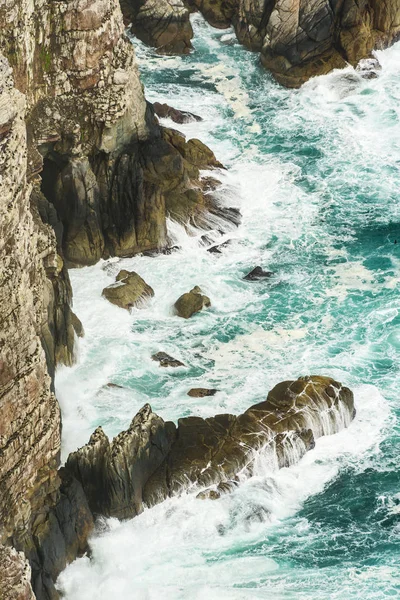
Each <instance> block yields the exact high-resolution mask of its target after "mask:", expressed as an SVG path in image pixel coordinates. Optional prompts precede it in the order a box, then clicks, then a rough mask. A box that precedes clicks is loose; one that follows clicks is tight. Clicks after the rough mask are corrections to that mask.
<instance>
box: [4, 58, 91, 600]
mask: <svg viewBox="0 0 400 600" xmlns="http://www.w3.org/2000/svg"><path fill="white" fill-rule="evenodd" d="M24 118H25V97H24V95H23V94H21V93H20V92H19V91H17V90H16V89H15V87H14V84H13V79H12V77H11V70H10V68H9V65H8V63H7V61H6V60H5V59H4V58H3V57H1V56H0V131H1V135H0V322H1V326H0V543H7V544H13V545H14V546H15V547H16V548H17V549H18V550H23V551H24V552H25V554H26V556H27V558H28V559H29V561H30V564H31V567H32V584H33V588H34V591H35V593H36V595H37V598H38V600H42V599H46V600H47V599H48V598H52V599H53V598H56V595H55V590H54V584H53V581H54V579H55V577H56V576H57V575H58V573H59V572H60V570H61V569H62V568H64V567H65V565H66V563H67V560H72V559H73V558H74V557H75V556H76V555H77V552H78V550H79V551H83V550H84V548H85V547H86V541H87V535H88V533H89V530H90V529H91V526H92V524H93V521H92V517H91V514H90V512H88V509H87V503H86V500H85V497H84V496H83V492H82V488H81V486H80V484H79V483H78V482H76V481H72V480H71V478H70V477H69V478H68V481H69V483H68V486H67V485H66V483H65V482H64V481H63V480H62V477H61V478H60V474H59V473H58V472H57V467H58V460H59V452H60V433H61V431H60V430H61V421H60V410H59V406H58V403H57V401H56V398H55V396H54V394H53V391H52V381H51V378H50V376H49V373H50V374H52V373H53V371H54V367H55V364H56V363H57V362H65V363H67V364H70V363H71V362H72V359H73V338H74V335H75V334H74V328H78V326H79V320H78V319H77V318H75V317H74V316H73V313H72V312H71V310H70V306H69V303H70V301H71V289H70V284H69V279H68V273H67V271H66V270H65V267H64V264H63V260H62V257H61V255H60V252H61V250H60V245H59V243H58V241H57V235H58V234H60V232H61V230H60V223H59V221H58V219H57V217H56V215H55V211H54V208H51V207H50V206H49V205H48V202H47V201H46V200H45V199H43V198H42V196H41V193H40V191H39V190H38V181H37V180H36V178H35V177H34V178H33V180H32V181H31V182H28V181H27V170H28V169H27V143H26V127H25V122H24ZM53 226H54V229H53ZM73 489H74V490H75V491H74V494H73V495H74V499H73V500H72V499H66V495H67V496H68V494H69V496H71V493H72V492H71V490H73ZM76 498H78V499H79V501H77V502H75V499H76ZM85 506H86V512H85ZM67 508H68V510H67ZM66 510H67V512H68V515H67V516H65V518H64V517H63V515H65V512H66ZM74 514H75V515H78V514H79V518H78V516H76V518H74ZM83 515H84V518H83ZM63 518H64V525H61V522H62V519H63ZM77 519H78V520H79V526H76V522H77ZM84 521H85V522H86V523H87V524H88V525H87V526H86V527H85V526H84ZM81 536H82V538H83V539H82V538H81ZM10 556H11V558H10ZM15 556H16V555H15V554H13V553H12V551H11V555H10V553H9V554H8V555H6V554H4V552H0V590H1V589H2V588H1V586H2V585H3V586H6V587H4V589H7V585H8V581H9V577H10V576H13V575H12V571H10V569H9V566H10V565H11V566H12V565H14V566H15V568H16V569H17V570H16V571H15V578H16V579H15V586H14V589H13V591H12V592H11V591H10V595H9V596H8V595H6V596H4V597H5V598H14V596H13V595H11V594H15V598H21V599H22V598H24V599H25V598H31V597H33V596H32V594H31V589H30V586H27V585H25V581H23V577H25V575H24V576H23V573H25V574H26V577H27V576H28V572H27V571H25V570H24V571H23V572H22V571H21V572H20V573H21V578H22V579H21V581H20V582H19V580H18V577H19V575H18V573H19V571H18V568H17V567H18V561H17V559H16V558H15ZM18 560H19V559H18ZM10 561H11V562H10ZM22 564H24V563H22ZM21 568H22V567H21ZM3 577H4V579H3ZM17 594H19V595H17ZM0 595H1V592H0ZM1 597H3V596H1Z"/></svg>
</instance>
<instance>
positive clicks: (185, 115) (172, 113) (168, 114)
mask: <svg viewBox="0 0 400 600" xmlns="http://www.w3.org/2000/svg"><path fill="white" fill-rule="evenodd" d="M153 108H154V112H155V113H156V115H157V117H160V118H162V119H166V118H169V119H171V120H172V121H173V122H174V123H178V124H182V123H191V122H193V121H202V120H203V119H202V118H201V117H199V116H198V115H195V114H193V113H191V112H186V111H182V110H178V109H176V108H173V107H172V106H169V105H168V104H160V102H154V103H153Z"/></svg>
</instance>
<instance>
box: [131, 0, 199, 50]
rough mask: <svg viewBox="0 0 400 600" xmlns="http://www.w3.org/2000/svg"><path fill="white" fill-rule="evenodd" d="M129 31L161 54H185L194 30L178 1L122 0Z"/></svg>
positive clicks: (187, 13) (186, 10) (184, 9)
mask: <svg viewBox="0 0 400 600" xmlns="http://www.w3.org/2000/svg"><path fill="white" fill-rule="evenodd" d="M120 4H121V9H122V13H123V15H124V17H125V21H126V23H127V24H129V23H130V24H131V31H132V32H133V33H134V34H135V35H136V36H137V37H138V38H139V39H140V40H142V41H143V42H144V43H145V44H148V45H149V46H153V47H154V48H156V49H157V51H158V52H159V53H161V54H188V53H189V52H190V50H191V49H192V43H191V39H192V37H193V30H192V26H191V24H190V20H189V11H188V9H187V7H186V6H185V5H184V3H183V2H182V1H181V0H157V1H154V0H140V1H139V2H138V1H137V0H121V2H120Z"/></svg>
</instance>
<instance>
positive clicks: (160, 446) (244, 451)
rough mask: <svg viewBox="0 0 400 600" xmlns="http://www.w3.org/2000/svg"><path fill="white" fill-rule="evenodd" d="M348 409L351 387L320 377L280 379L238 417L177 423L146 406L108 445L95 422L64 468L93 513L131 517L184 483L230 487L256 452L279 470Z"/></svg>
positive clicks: (218, 489)
mask: <svg viewBox="0 0 400 600" xmlns="http://www.w3.org/2000/svg"><path fill="white" fill-rule="evenodd" d="M354 415H355V410H354V400H353V394H352V392H351V391H350V390H349V389H348V388H346V387H343V386H341V385H340V384H339V383H338V382H336V381H334V380H333V379H330V378H328V377H318V376H312V377H302V378H299V379H298V380H297V381H285V382H283V383H280V384H278V385H277V386H275V388H274V389H273V390H271V392H270V393H269V394H268V397H267V400H266V401H265V402H261V403H260V404H256V405H254V406H252V407H251V408H249V409H248V410H247V411H246V412H244V413H243V414H241V415H239V416H234V415H229V414H225V415H216V416H215V417H211V418H208V419H202V418H200V417H187V418H184V419H180V420H179V422H178V427H177V428H176V426H175V425H174V424H173V423H169V422H167V423H164V421H163V420H162V419H161V418H160V417H158V416H157V415H155V414H154V413H153V412H152V411H151V408H150V406H149V405H146V406H144V407H143V409H142V410H141V411H139V413H138V414H137V415H136V417H135V418H134V419H133V421H132V424H131V426H130V428H129V429H128V430H127V431H125V432H122V433H121V434H119V435H118V436H117V437H116V438H115V439H114V440H113V442H111V443H110V441H109V440H108V438H107V437H106V436H105V434H104V432H103V431H102V429H101V428H98V429H97V430H96V431H95V432H94V434H93V435H92V437H91V439H90V442H89V443H88V444H87V445H86V446H84V447H83V448H80V449H79V450H77V451H76V452H73V453H72V454H71V455H70V456H69V458H68V461H67V466H66V469H67V470H68V471H69V472H70V473H71V474H72V475H73V476H74V477H75V478H76V479H77V480H78V481H80V482H81V483H82V486H83V488H84V490H85V492H86V495H87V497H88V500H89V504H90V507H91V509H92V511H94V512H95V513H100V514H106V515H109V516H117V517H128V516H134V515H136V514H138V513H139V512H140V511H141V510H142V508H143V505H144V504H146V505H147V506H152V505H154V504H156V503H158V502H161V501H162V500H164V499H165V498H167V497H169V496H173V495H176V494H179V493H181V492H183V491H185V490H188V489H190V490H192V491H198V492H199V494H200V498H201V497H203V498H204V497H211V498H217V497H218V496H219V495H220V494H221V493H226V492H229V491H231V490H232V489H234V487H236V485H237V478H238V476H240V475H247V476H248V475H251V473H252V470H253V465H254V461H255V459H256V456H257V455H258V454H259V453H260V452H264V453H268V456H269V457H270V458H271V459H272V460H273V461H274V462H275V464H276V466H277V467H278V468H280V467H284V466H288V465H290V464H293V463H294V462H296V461H297V460H299V459H300V458H301V456H303V454H304V453H305V452H307V450H309V449H311V448H313V447H314V444H315V439H317V438H318V437H320V436H323V435H329V434H332V433H336V432H337V431H340V430H341V429H342V428H343V427H347V426H348V425H349V424H350V422H351V420H352V419H353V418H354ZM210 486H214V487H213V491H210V490H209V487H210Z"/></svg>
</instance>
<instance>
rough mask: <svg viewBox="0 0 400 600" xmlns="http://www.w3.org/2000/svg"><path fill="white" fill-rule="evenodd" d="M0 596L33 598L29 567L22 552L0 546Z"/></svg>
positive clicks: (7, 599)
mask: <svg viewBox="0 0 400 600" xmlns="http://www.w3.org/2000/svg"><path fill="white" fill-rule="evenodd" d="M0 598H1V599H2V600H35V596H34V594H33V590H32V587H31V569H30V566H29V563H28V561H27V560H26V558H25V556H24V554H23V553H22V552H17V551H16V550H15V549H14V548H5V547H4V546H0Z"/></svg>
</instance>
